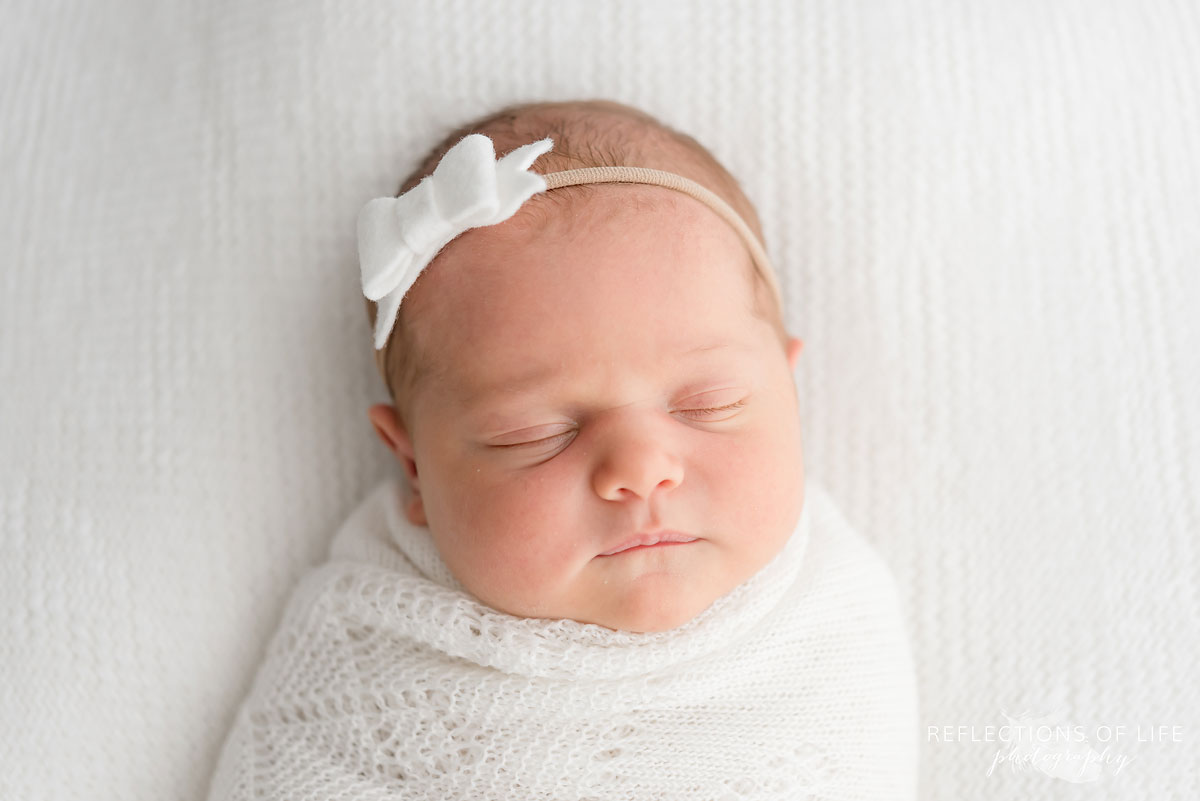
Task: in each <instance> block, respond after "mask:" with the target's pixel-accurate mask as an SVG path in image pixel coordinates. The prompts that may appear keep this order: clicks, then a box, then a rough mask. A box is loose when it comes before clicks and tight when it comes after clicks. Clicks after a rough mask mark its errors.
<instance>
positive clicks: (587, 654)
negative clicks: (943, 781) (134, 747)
mask: <svg viewBox="0 0 1200 801" xmlns="http://www.w3.org/2000/svg"><path fill="white" fill-rule="evenodd" d="M401 501H402V491H401V487H399V485H397V484H394V483H385V484H383V485H381V486H380V487H379V488H377V489H376V491H375V492H373V493H372V494H371V495H370V496H369V497H368V498H367V499H366V501H365V502H364V503H363V505H362V506H361V507H359V509H358V510H357V511H356V512H355V513H354V514H353V515H352V516H351V517H350V519H349V520H347V522H346V524H345V525H344V526H343V527H342V529H341V531H340V532H339V534H338V536H337V538H336V539H335V541H334V543H333V546H332V549H331V554H330V560H329V562H328V563H327V564H325V565H324V566H322V567H320V568H318V569H316V570H314V571H313V572H312V573H311V574H310V575H309V576H307V577H306V578H305V579H304V580H303V581H302V582H301V583H300V585H299V586H298V587H297V589H296V591H295V593H294V595H293V597H292V600H291V602H290V604H289V606H288V608H287V611H286V613H285V615H284V619H283V622H282V624H281V626H280V628H279V630H278V632H277V633H276V634H275V636H274V638H273V639H272V642H271V645H270V648H269V650H268V653H267V657H266V661H265V662H264V664H263V666H262V668H261V669H260V671H259V673H258V675H257V677H256V679H255V682H254V687H253V690H252V692H251V695H250V696H249V697H248V698H247V700H246V702H245V703H244V704H243V706H242V708H241V710H240V712H239V714H238V717H237V721H236V724H235V729H234V731H233V732H231V734H230V737H229V739H228V742H227V744H226V747H225V750H224V753H223V755H222V759H221V763H220V766H219V769H218V774H217V775H216V777H215V778H214V781H213V785H212V794H211V796H210V799H211V801H241V800H242V799H281V800H282V799H290V800H291V801H302V800H304V799H313V801H316V799H329V798H354V799H368V798H404V799H413V800H414V801H433V799H451V798H453V799H459V798H462V799H466V798H470V799H481V800H483V799H494V800H495V801H501V800H502V799H503V800H505V801H511V799H533V798H541V799H564V801H565V800H566V799H572V801H579V799H631V800H632V799H639V800H641V799H664V798H671V799H685V798H686V799H693V798H694V799H722V800H728V801H734V799H738V800H741V799H776V800H778V801H784V800H785V799H786V800H787V801H796V800H797V799H911V798H914V797H915V792H916V755H917V749H916V742H917V735H918V732H917V720H916V714H917V705H916V695H915V678H914V675H913V667H912V661H911V656H910V653H909V649H908V645H907V640H906V635H905V632H904V628H903V623H902V621H901V618H900V615H899V610H898V604H897V599H896V595H895V588H894V584H893V581H892V578H891V576H890V574H889V573H888V571H887V568H886V567H885V566H884V565H883V563H882V562H881V561H880V560H879V558H878V556H877V555H876V554H875V552H874V551H873V550H872V549H871V548H870V546H868V545H867V544H866V543H865V542H864V541H863V540H862V539H861V538H860V537H859V536H858V535H857V534H856V533H855V532H853V531H852V530H851V529H850V528H849V526H848V525H847V524H846V522H845V521H844V519H843V518H842V517H841V516H840V515H839V514H838V512H837V511H836V509H835V508H834V506H833V504H832V502H831V501H830V500H829V498H828V496H827V495H826V494H825V493H824V492H823V491H821V490H820V489H819V488H817V487H812V486H810V487H809V489H808V494H807V498H806V501H805V508H804V512H803V514H802V516H801V519H800V522H799V523H798V525H797V529H796V531H795V532H793V534H792V536H791V538H790V539H789V540H788V542H787V544H786V546H785V547H784V549H783V550H782V551H781V552H780V553H779V554H778V555H777V556H776V557H775V559H774V560H773V561H772V562H771V563H769V564H768V565H766V566H765V567H763V568H762V569H761V570H760V571H759V572H758V573H757V574H755V575H754V576H752V577H751V578H750V579H748V580H747V581H746V582H744V583H743V584H742V585H740V586H739V587H737V588H735V589H734V590H733V591H731V592H730V593H728V594H727V595H725V596H723V597H721V598H719V599H718V600H717V601H715V602H714V603H713V604H712V605H711V606H710V607H708V609H706V610H705V611H704V612H702V613H701V614H700V615H699V616H697V617H696V618H694V619H693V620H692V621H690V622H689V623H687V624H685V625H683V626H680V627H677V628H675V629H672V630H670V631H665V632H657V633H647V634H641V633H636V632H628V631H614V630H612V629H608V628H605V627H603V626H598V625H594V624H588V623H579V622H576V621H573V620H542V619H526V618H519V617H514V616H511V615H508V614H505V613H502V612H499V611H496V610H493V609H491V608H489V607H487V606H485V605H482V604H481V603H479V602H478V601H477V600H476V599H474V598H473V596H471V595H470V594H468V593H465V592H463V591H462V590H461V588H460V585H458V583H457V582H456V581H454V580H453V578H452V577H451V576H450V574H449V572H448V570H447V568H446V566H445V563H444V562H443V561H442V560H441V559H440V558H439V557H438V555H437V551H436V549H435V548H434V547H433V545H432V541H431V539H430V537H429V533H428V529H425V528H423V527H417V526H413V525H411V524H409V523H408V522H407V520H405V518H404V516H403V513H402V511H401V509H400V504H401Z"/></svg>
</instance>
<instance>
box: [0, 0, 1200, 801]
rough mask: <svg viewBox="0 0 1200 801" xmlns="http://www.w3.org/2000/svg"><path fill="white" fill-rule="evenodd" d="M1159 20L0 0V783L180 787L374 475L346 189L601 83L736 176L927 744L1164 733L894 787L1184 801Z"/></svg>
mask: <svg viewBox="0 0 1200 801" xmlns="http://www.w3.org/2000/svg"><path fill="white" fill-rule="evenodd" d="M1198 15H1200V4H1197V3H1195V2H1191V0H1098V1H1097V2H1087V1H1086V0H1062V1H1061V2H1041V1H1040V0H1011V2H1008V1H1006V2H986V1H983V0H981V1H980V2H961V1H960V0H889V1H888V2H879V3H876V2H862V1H861V0H859V1H857V2H856V1H855V0H846V1H845V2H840V1H836V0H738V2H730V1H729V0H655V2H646V0H606V1H605V2H596V3H588V2H574V3H572V2H560V1H558V0H520V2H495V0H438V2H429V1H428V0H395V1H394V2H383V3H380V2H356V0H240V1H238V2H233V1H232V0H173V1H172V2H165V3H163V2H154V1H153V0H107V1H106V2H103V3H97V2H89V0H44V1H43V0H15V1H14V2H10V3H6V4H5V5H4V12H3V16H2V19H3V24H0V98H2V100H0V175H3V180H2V181H0V252H2V253H3V254H4V257H3V258H4V261H3V264H2V265H0V380H2V381H3V387H4V388H3V391H0V608H2V609H3V614H0V800H2V801H57V800H58V799H88V800H89V801H162V799H172V800H174V799H179V800H180V801H197V799H201V798H203V797H204V794H205V793H206V792H207V783H208V781H209V778H210V777H211V776H212V775H213V771H214V766H215V765H216V762H217V757H218V755H219V752H220V749H221V745H222V742H223V739H224V738H225V737H226V735H227V734H228V733H229V732H230V730H231V727H232V725H233V722H234V715H235V713H236V710H237V708H238V704H239V703H241V701H242V700H243V699H244V698H245V697H246V695H247V693H248V691H249V689H250V685H251V681H252V679H253V676H254V671H255V670H256V668H257V667H258V666H259V665H260V664H261V662H262V659H263V652H264V650H265V649H266V647H267V643H268V642H269V639H270V636H271V633H272V632H273V631H274V630H275V628H276V627H277V626H278V624H279V620H280V615H281V613H282V611H283V609H284V606H285V604H286V602H287V599H288V596H289V593H290V592H291V591H292V589H293V588H294V587H295V586H296V584H297V581H298V580H299V579H300V577H301V576H302V575H304V574H305V573H306V572H307V571H308V570H309V569H310V568H311V567H312V566H313V565H315V564H317V563H319V562H321V561H322V560H323V559H324V558H325V556H326V554H327V551H328V547H329V539H330V536H331V534H332V532H333V531H334V530H335V527H336V525H337V524H338V523H339V522H340V521H341V520H343V519H345V518H346V516H347V515H348V513H349V512H350V510H351V509H352V508H354V506H355V505H357V504H358V503H359V501H360V500H361V499H362V498H363V497H364V496H365V495H366V493H367V492H368V491H369V490H370V489H371V488H372V487H373V486H374V485H375V484H376V483H377V482H378V481H379V480H380V479H382V478H383V477H385V476H388V475H400V473H401V470H400V467H399V466H398V465H396V464H395V462H394V459H393V457H392V455H391V453H390V452H389V451H388V450H387V449H386V448H384V447H383V446H382V445H381V444H380V443H379V441H378V439H377V438H376V436H375V434H374V432H373V430H372V429H371V427H370V425H369V424H368V422H367V420H366V416H365V408H366V407H367V406H368V405H369V404H370V403H373V402H382V401H386V400H387V393H386V390H385V389H384V388H383V386H382V383H381V382H380V380H379V376H378V375H377V374H376V372H375V366H374V363H373V358H372V353H371V345H370V326H369V325H368V324H367V321H366V318H365V315H364V313H363V297H362V288H361V286H360V284H359V279H358V264H357V260H356V257H355V228H354V225H355V214H356V212H357V210H358V209H359V208H360V207H361V206H362V204H364V203H365V202H366V201H367V200H369V199H370V198H373V197H379V196H382V195H386V194H388V193H394V192H395V191H396V190H397V189H398V188H399V181H400V179H401V178H402V177H403V175H405V174H406V173H407V172H408V171H409V170H410V169H412V168H413V167H415V166H416V164H417V161H418V159H419V158H420V156H421V154H422V153H423V152H424V151H425V150H427V149H428V148H429V147H431V146H432V145H433V144H434V143H435V142H437V141H438V140H439V139H440V138H441V137H442V136H444V135H445V134H447V133H449V132H450V131H451V130H452V129H453V128H454V127H456V126H458V125H460V124H462V123H463V122H465V121H467V120H469V119H472V118H474V117H476V116H479V115H481V114H484V113H487V112H489V111H491V110H494V109H496V108H498V107H500V106H501V105H504V104H506V103H510V102H518V101H526V100H538V99H561V98H573V97H580V96H584V97H590V96H599V97H610V98H613V99H616V100H619V101H623V102H628V103H632V104H634V105H636V106H638V107H641V108H644V109H645V110H647V111H648V112H650V113H652V114H654V115H656V116H658V117H660V118H662V119H663V120H664V121H665V122H667V123H668V124H670V125H672V126H675V127H677V128H679V129H680V130H682V131H684V132H686V133H688V134H690V135H692V136H694V137H696V138H697V139H698V140H699V141H700V142H701V143H702V144H704V145H705V146H706V147H708V148H709V149H710V150H712V151H713V152H714V154H715V155H716V156H717V158H719V159H720V160H721V161H722V162H723V163H724V164H725V165H726V166H727V167H728V168H729V170H730V172H731V173H732V174H733V175H734V176H735V177H736V178H737V179H738V181H739V182H740V183H741V184H742V186H743V188H744V189H745V191H746V194H747V195H748V197H749V198H750V200H751V201H752V202H753V203H754V204H755V206H756V208H757V210H758V213H759V215H760V217H761V220H762V228H763V231H764V236H765V242H766V246H767V252H768V253H769V254H770V256H771V260H772V263H773V264H774V265H775V267H776V269H777V270H778V272H779V278H780V284H781V288H782V290H783V296H784V305H785V308H786V311H787V316H786V318H785V322H786V323H787V327H788V329H789V331H791V332H792V333H794V334H795V335H796V336H799V337H801V338H803V339H804V341H805V347H804V350H803V352H802V354H801V356H800V359H799V362H798V366H797V368H796V379H797V383H798V385H799V388H800V415H801V424H802V431H803V434H804V445H805V463H806V464H805V466H806V471H807V474H808V475H809V476H810V477H812V478H813V479H814V480H817V481H819V482H820V483H821V484H822V485H823V486H825V487H827V488H828V489H829V491H830V494H831V495H832V496H833V497H835V498H836V499H837V503H838V506H839V508H840V509H842V510H843V512H844V513H845V516H846V519H847V520H849V521H850V522H851V523H852V524H853V526H854V528H855V530H857V531H859V532H861V534H862V536H863V537H864V538H865V539H866V540H868V541H869V542H871V543H872V545H873V546H874V547H875V548H876V549H877V550H878V551H879V552H880V555H881V557H882V558H883V559H884V560H885V561H886V562H887V563H888V565H889V566H890V567H891V569H892V572H893V574H894V575H895V576H896V584H897V587H898V590H899V594H900V601H901V605H902V608H903V610H904V615H905V620H906V623H907V627H908V630H909V631H910V632H911V633H912V642H913V646H914V656H915V660H916V663H917V666H918V677H919V691H920V693H919V695H920V699H921V721H922V730H923V731H926V730H927V727H929V726H937V727H942V726H967V725H974V726H976V727H983V726H985V725H999V724H1003V723H1004V722H1005V718H1004V717H1003V716H1002V714H1001V713H1002V711H1007V712H1008V713H1009V714H1011V715H1014V716H1015V715H1018V714H1019V713H1021V712H1025V711H1028V712H1029V713H1030V714H1031V715H1034V716H1040V715H1047V714H1049V713H1051V712H1053V711H1055V710H1061V717H1062V719H1063V720H1064V722H1067V723H1074V724H1080V725H1086V726H1089V727H1091V726H1093V725H1097V724H1107V725H1115V724H1123V725H1125V726H1127V727H1129V728H1127V729H1126V731H1127V732H1128V733H1133V732H1134V728H1132V727H1134V726H1136V725H1138V724H1142V725H1143V727H1145V726H1149V725H1168V726H1170V725H1174V724H1178V725H1181V726H1183V727H1184V742H1182V743H1173V742H1165V743H1159V742H1141V743H1139V742H1136V738H1130V737H1127V738H1126V739H1125V741H1123V742H1121V743H1118V744H1117V746H1116V748H1115V750H1116V751H1120V752H1123V753H1126V754H1129V755H1131V756H1136V757H1137V761H1135V762H1133V763H1132V764H1131V765H1129V766H1128V767H1127V768H1126V769H1125V770H1124V771H1122V773H1121V775H1120V776H1106V777H1105V778H1103V779H1101V780H1099V781H1096V782H1093V783H1091V784H1087V785H1083V786H1079V785H1070V784H1068V783H1066V782H1064V781H1062V780H1060V779H1056V778H1053V777H1050V776H1047V775H1045V774H1044V773H1041V772H1039V771H1029V770H1026V771H1016V770H1010V769H1008V768H1007V767H1005V768H1002V769H999V770H997V771H995V772H993V773H992V774H990V775H989V774H988V772H987V771H988V768H989V767H990V766H991V764H992V758H993V754H994V752H995V751H996V748H997V746H996V744H995V743H987V742H972V741H971V740H970V738H969V737H966V738H958V740H957V741H956V742H949V743H942V742H934V741H930V740H929V739H928V738H925V739H923V741H922V744H921V749H920V762H921V774H920V797H921V799H922V801H963V799H970V801H989V800H990V799H1006V800H1007V799H1017V798H1021V799H1043V798H1052V799H1059V798H1062V799H1072V800H1073V799H1077V798H1078V799H1082V798H1086V799H1087V801H1139V800H1140V799H1145V800H1146V801H1193V799H1194V798H1195V797H1196V788H1197V787H1200V682H1197V681H1196V680H1195V679H1194V677H1193V674H1194V673H1195V666H1196V665H1197V664H1198V663H1200V580H1198V578H1197V577H1200V537H1197V532H1200V493H1197V491H1196V488H1197V487H1200V356H1198V353H1200V351H1198V350H1197V346H1196V343H1198V342H1200V315H1198V314H1197V309H1200V270H1198V269H1197V263H1198V256H1197V254H1200V225H1197V222H1196V221H1197V220H1198V219H1200V148H1198V147H1196V145H1195V143H1196V142H1197V141H1200V58H1198V57H1197V54H1198V53H1200V16H1198ZM1094 744H1097V745H1098V744H1099V743H1096V742H1095V741H1094Z"/></svg>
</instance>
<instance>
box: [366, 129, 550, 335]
mask: <svg viewBox="0 0 1200 801" xmlns="http://www.w3.org/2000/svg"><path fill="white" fill-rule="evenodd" d="M553 145H554V142H553V140H551V139H549V138H546V139H542V140H539V141H537V142H531V143H530V144H528V145H522V146H521V147H518V148H517V149H516V150H513V151H512V152H510V153H508V154H507V155H505V156H504V158H502V159H500V160H498V161H497V160H496V151H495V149H494V148H493V146H492V140H491V139H489V138H488V137H487V136H484V135H483V134H470V135H469V136H466V137H464V138H463V139H461V140H459V142H458V143H457V144H455V145H454V147H452V148H450V149H449V150H448V151H446V155H444V156H443V157H442V160H441V161H440V162H438V165H437V167H435V168H434V170H433V172H432V173H431V174H430V175H427V176H425V177H424V178H423V179H421V182H420V183H419V184H417V185H416V186H414V187H413V188H412V189H410V190H408V191H407V192H405V193H404V194H403V195H401V196H400V197H381V198H375V199H374V200H371V201H369V202H368V203H367V204H366V205H365V206H363V207H362V210H361V211H360V212H359V213H358V259H359V263H360V264H361V266H362V285H363V294H364V295H366V296H367V297H368V298H370V299H371V300H373V301H375V302H376V303H377V304H378V305H377V307H376V316H375V349H376V350H379V349H380V348H382V347H383V346H384V344H386V343H387V339H388V335H389V334H391V332H392V326H393V325H394V324H395V322H396V313H397V312H398V311H399V310H400V301H401V300H403V299H404V295H405V294H406V293H407V292H408V290H409V287H411V286H412V285H413V282H414V281H416V280H417V276H418V275H420V274H421V270H423V269H425V267H427V266H428V265H429V263H430V262H431V261H433V258H434V256H436V255H437V254H438V252H439V251H440V250H441V249H442V248H444V247H445V246H446V245H447V244H449V242H450V240H452V239H454V238H455V237H456V236H458V235H459V234H461V233H462V232H463V231H466V230H468V229H470V228H481V227H484V226H488V225H495V224H497V223H501V222H504V221H505V220H507V219H508V218H509V217H511V216H512V215H513V214H515V213H516V212H517V209H519V208H520V207H521V204H522V203H524V202H525V201H526V200H528V199H529V198H530V197H532V196H533V195H535V194H537V193H538V192H545V191H546V181H545V180H544V179H543V178H542V177H541V176H540V175H538V174H537V173H532V172H528V169H529V166H530V165H531V164H533V162H534V160H535V159H537V157H538V156H540V155H542V154H543V153H545V152H547V151H548V150H550V148H551V147H553Z"/></svg>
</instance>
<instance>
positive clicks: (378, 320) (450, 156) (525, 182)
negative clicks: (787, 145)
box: [358, 134, 780, 350]
mask: <svg viewBox="0 0 1200 801" xmlns="http://www.w3.org/2000/svg"><path fill="white" fill-rule="evenodd" d="M553 145H554V143H553V141H552V140H550V139H548V138H547V139H542V140H540V141H537V142H532V143H530V144H528V145H522V146H521V147H518V148H517V149H516V150H513V151H511V152H510V153H508V154H507V155H505V156H504V157H503V158H501V159H499V160H496V152H495V150H494V148H493V146H492V140H491V139H489V138H488V137H486V136H484V135H483V134H470V135H469V136H466V137H463V138H462V139H461V140H459V141H458V143H457V144H455V145H454V147H452V148H450V149H449V150H447V151H446V155H444V156H443V157H442V160H441V161H440V162H438V165H437V167H435V168H434V170H433V172H432V173H431V174H429V175H427V176H425V177H424V178H423V179H421V182H420V183H419V184H417V185H416V186H414V187H413V188H412V189H410V190H408V191H407V192H405V193H404V194H402V195H400V196H399V197H380V198H375V199H374V200H371V201H369V202H368V203H367V204H366V205H365V206H363V207H362V210H361V211H360V212H359V213H358V258H359V262H360V264H361V266H362V286H363V294H364V295H366V296H367V297H368V298H369V299H370V300H373V301H375V302H376V304H377V307H376V314H375V349H376V350H379V349H380V348H382V347H383V346H384V345H385V344H387V340H388V336H389V335H390V334H391V332H392V326H393V325H395V322H396V313H397V312H398V311H399V310H400V301H401V300H403V299H404V295H405V294H406V293H407V292H408V290H409V288H410V287H411V286H412V285H413V282H414V281H416V280H417V276H418V275H420V274H421V271H422V270H424V269H425V268H426V267H427V266H429V263H430V262H431V261H433V259H434V257H435V256H437V254H438V252H439V251H441V249H442V248H444V247H445V246H446V245H448V244H449V243H450V241H451V240H452V239H454V238H455V237H457V236H458V235H459V234H461V233H462V232H464V231H467V230H469V229H471V228H483V227H485V226H488V225H496V224H497V223H502V222H504V221H505V220H507V219H508V218H509V217H511V216H513V215H514V214H516V212H517V209H519V208H520V207H521V204H523V203H524V202H525V201H526V200H528V199H529V198H530V197H532V196H533V195H536V194H538V193H539V192H545V191H547V190H550V189H558V188H559V187H563V186H574V185H577V184H591V183H610V182H620V183H639V184H653V185H655V186H663V187H666V188H668V189H674V190H676V191H678V192H683V193H684V194H686V195H689V196H691V197H693V198H695V199H696V200H699V201H700V202H702V203H704V204H705V205H707V206H708V207H709V208H711V209H712V210H713V211H715V212H717V214H719V215H721V218H722V219H724V220H725V221H726V222H727V223H729V224H730V225H731V226H733V228H734V229H735V230H737V232H738V233H739V234H740V235H741V237H742V239H743V240H744V241H745V243H746V246H747V247H748V248H749V249H750V254H751V256H752V257H753V259H754V264H755V267H756V268H757V269H758V271H759V273H761V274H762V276H763V278H764V279H765V280H766V281H767V285H768V286H769V287H770V288H771V292H772V294H773V295H774V296H775V301H776V303H779V302H780V294H779V284H778V282H777V281H776V278H775V272H774V270H772V269H771V263H770V261H768V259H767V254H766V252H765V251H764V250H763V247H762V244H761V243H760V242H759V241H758V238H757V237H756V236H755V235H754V233H753V232H752V231H751V230H750V228H749V226H747V225H746V221H745V220H743V219H742V217H741V215H739V214H738V213H737V212H736V211H734V210H733V208H732V207H730V205H729V204H728V203H726V202H725V201H724V200H722V199H721V198H720V197H718V196H717V195H715V194H713V193H712V192H710V191H709V190H708V189H705V188H704V187H703V186H701V185H700V184H698V183H696V182H695V181H692V180H689V179H687V178H684V177H683V176H682V175H676V174H674V173H670V172H663V171H662V170H650V169H645V168H642V167H587V168H584V169H578V170H563V171H561V172H552V173H548V174H546V175H539V174H538V173H534V172H529V171H528V170H529V167H530V165H531V164H533V162H534V161H535V160H536V159H537V157H538V156H540V155H542V154H543V153H545V152H547V151H549V150H550V148H551V147H553Z"/></svg>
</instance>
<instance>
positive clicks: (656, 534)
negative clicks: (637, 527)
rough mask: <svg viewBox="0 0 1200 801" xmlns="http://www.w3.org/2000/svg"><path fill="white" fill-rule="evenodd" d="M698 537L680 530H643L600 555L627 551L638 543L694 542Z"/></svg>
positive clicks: (613, 554) (611, 554)
mask: <svg viewBox="0 0 1200 801" xmlns="http://www.w3.org/2000/svg"><path fill="white" fill-rule="evenodd" d="M697 539H699V537H693V536H691V535H690V534H684V533H683V532H682V531H670V530H667V529H661V530H659V531H644V532H640V533H638V534H635V535H633V536H632V537H630V538H628V539H626V540H625V541H623V542H622V543H621V544H620V545H617V546H614V547H612V548H610V549H608V550H607V551H605V552H604V553H602V554H600V556H615V555H616V554H618V553H621V552H623V551H627V550H629V549H630V548H636V547H638V546H640V545H658V544H660V543H680V544H682V543H687V542H695V541H696V540H697Z"/></svg>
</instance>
